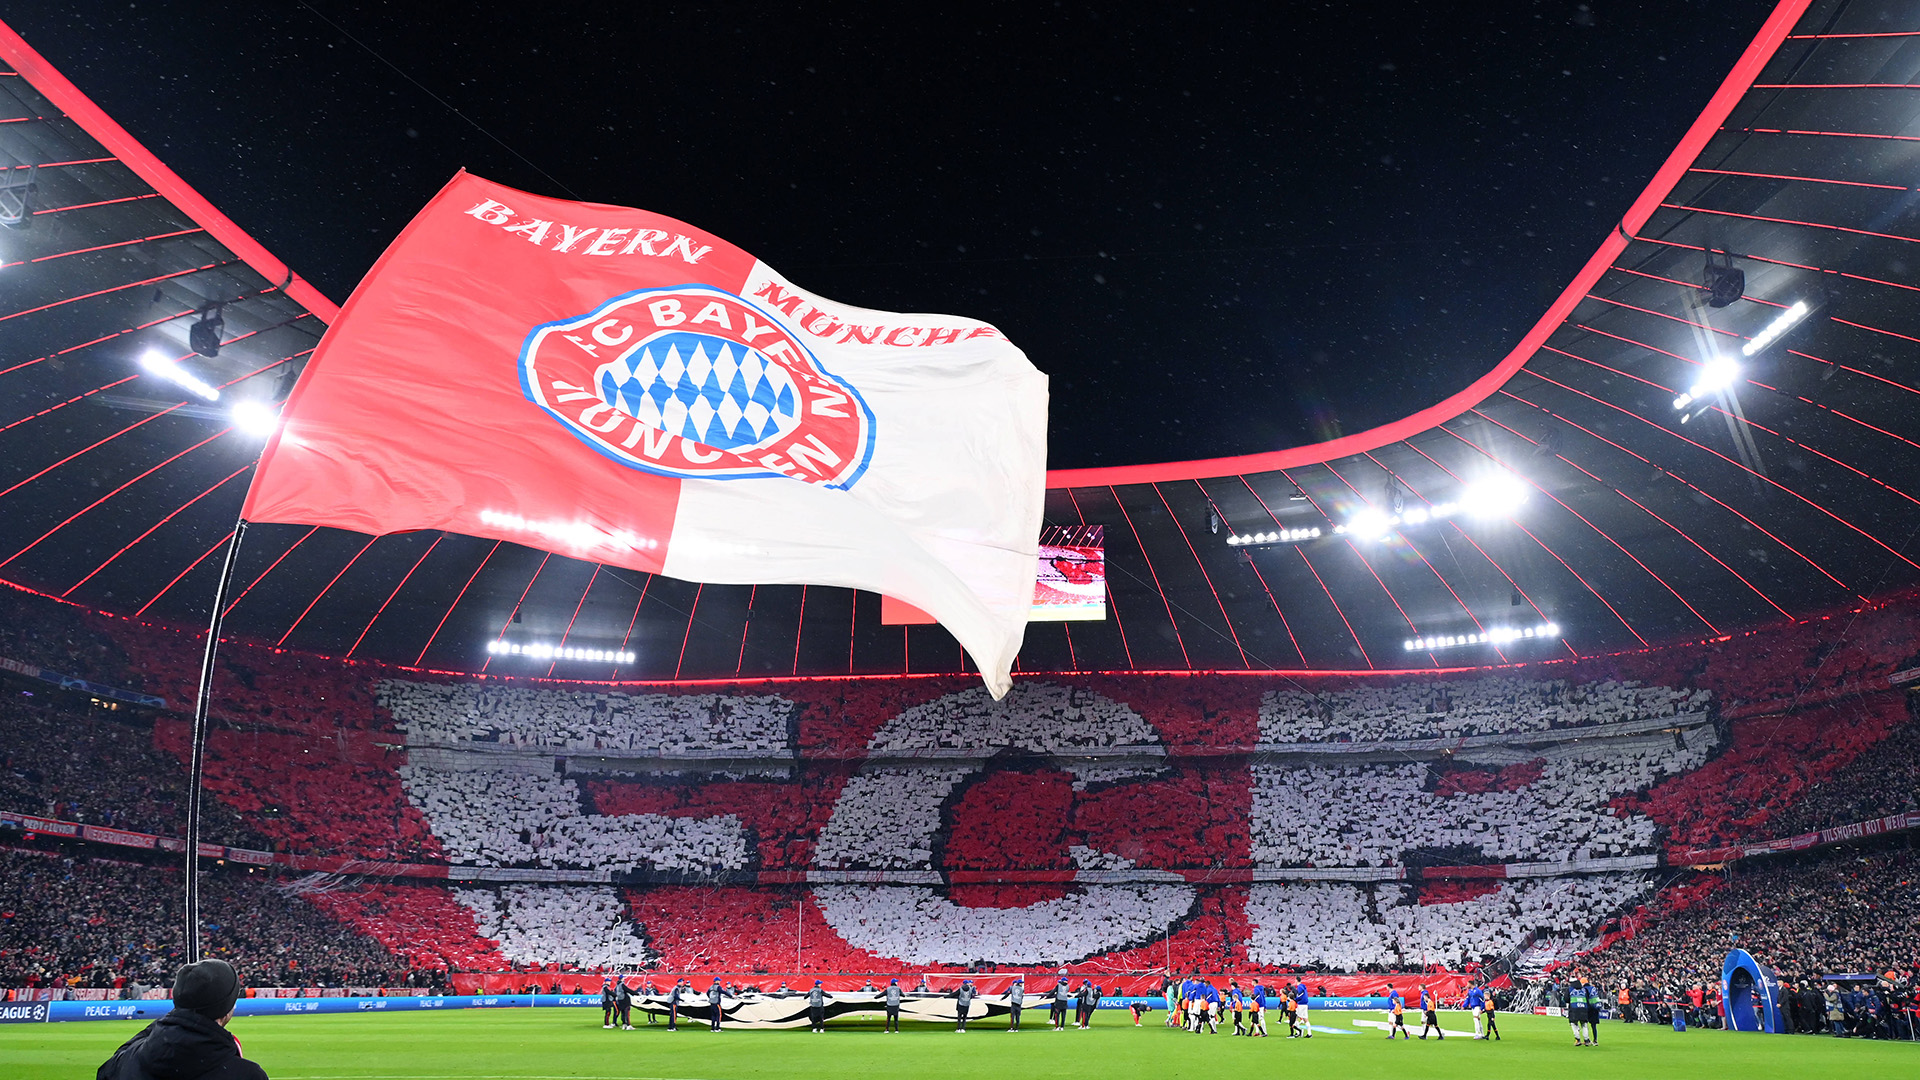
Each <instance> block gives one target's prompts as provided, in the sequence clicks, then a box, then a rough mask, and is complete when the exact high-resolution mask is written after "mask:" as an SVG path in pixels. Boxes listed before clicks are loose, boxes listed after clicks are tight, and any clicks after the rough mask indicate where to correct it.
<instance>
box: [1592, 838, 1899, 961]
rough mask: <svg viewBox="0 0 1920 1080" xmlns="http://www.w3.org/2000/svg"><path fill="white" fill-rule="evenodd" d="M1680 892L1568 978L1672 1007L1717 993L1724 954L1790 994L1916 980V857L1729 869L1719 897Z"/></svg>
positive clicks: (1810, 860) (1880, 855)
mask: <svg viewBox="0 0 1920 1080" xmlns="http://www.w3.org/2000/svg"><path fill="white" fill-rule="evenodd" d="M1707 880H1712V879H1710V878H1704V877H1703V878H1702V879H1701V882H1687V883H1682V884H1683V886H1691V889H1687V888H1684V887H1683V888H1682V889H1680V890H1670V891H1669V894H1668V898H1667V899H1666V900H1664V901H1662V902H1661V903H1657V904H1655V905H1653V909H1652V910H1651V911H1650V912H1649V913H1647V914H1646V915H1645V916H1643V920H1644V922H1645V924H1646V925H1645V926H1644V928H1641V929H1638V930H1637V932H1634V933H1631V934H1616V935H1610V937H1611V938H1612V940H1611V942H1610V944H1608V946H1607V947H1605V948H1603V949H1601V950H1598V951H1596V952H1592V953H1589V954H1587V955H1586V956H1584V957H1582V958H1581V959H1580V960H1579V962H1578V963H1576V964H1574V965H1573V967H1572V969H1571V973H1572V974H1574V975H1582V976H1587V977H1589V978H1592V979H1594V980H1595V981H1596V982H1597V983H1598V984H1599V985H1600V986H1603V987H1606V988H1608V989H1609V990H1617V988H1619V987H1622V986H1625V987H1628V988H1629V989H1630V990H1632V991H1633V992H1634V993H1635V994H1638V995H1641V996H1644V997H1647V998H1657V997H1678V996H1682V995H1684V994H1685V993H1687V992H1688V991H1689V989H1690V988H1692V987H1695V986H1712V985H1717V984H1718V983H1719V981H1720V970H1721V966H1722V964H1723V963H1724V962H1725V960H1726V956H1727V951H1728V950H1729V949H1734V948H1739V949H1744V950H1746V951H1747V952H1748V953H1749V954H1751V955H1752V956H1753V958H1754V959H1755V960H1756V961H1757V962H1759V963H1761V964H1763V965H1766V966H1767V967H1770V968H1773V969H1776V970H1778V971H1779V972H1780V973H1781V976H1782V978H1783V979H1784V980H1785V981H1786V982H1789V983H1792V984H1794V985H1795V986H1802V985H1804V984H1807V983H1823V982H1824V981H1825V980H1824V979H1823V978H1822V976H1826V975H1835V974H1850V973H1859V974H1866V975H1875V974H1885V973H1888V972H1891V973H1892V974H1893V977H1894V979H1895V980H1896V981H1899V982H1902V983H1904V984H1905V985H1907V986H1908V987H1910V988H1911V987H1912V986H1913V985H1914V980H1915V979H1920V934H1916V933H1915V929H1914V928H1915V927H1916V926H1920V855H1916V853H1915V852H1914V851H1913V850H1912V849H1911V848H1906V849H1899V850H1893V851H1881V852H1875V853H1868V854H1862V853H1859V852H1853V851H1844V850H1843V851H1836V852H1831V853H1809V854H1807V855H1802V856H1797V857H1793V858H1791V859H1789V860H1770V861H1767V862H1762V863H1757V864H1755V865H1752V866H1746V865H1737V866H1736V868H1735V869H1734V870H1732V871H1731V872H1730V873H1729V874H1728V875H1727V876H1726V878H1725V880H1724V881H1722V882H1720V883H1718V887H1716V888H1711V889H1710V890H1709V889H1703V888H1701V887H1700V884H1701V883H1702V882H1704V881H1707Z"/></svg>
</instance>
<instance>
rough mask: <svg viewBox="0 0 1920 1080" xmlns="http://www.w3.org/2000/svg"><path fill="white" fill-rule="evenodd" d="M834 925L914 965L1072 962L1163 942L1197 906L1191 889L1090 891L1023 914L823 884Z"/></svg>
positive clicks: (923, 892)
mask: <svg viewBox="0 0 1920 1080" xmlns="http://www.w3.org/2000/svg"><path fill="white" fill-rule="evenodd" d="M814 897H815V899H816V901H817V902H818V903H819V905H820V909H821V911H822V912H823V913H824V914H825V915H826V918H827V923H828V925H830V926H832V927H833V929H834V930H835V932H837V933H838V934H839V936H840V937H841V939H843V940H844V941H846V943H847V944H849V945H851V946H853V947H854V948H856V949H859V950H861V951H863V952H868V953H873V954H875V955H878V956H886V957H893V958H897V959H898V960H899V961H901V962H904V963H907V964H913V965H921V964H942V963H946V964H951V963H956V962H960V963H964V962H967V961H974V960H980V961H986V962H987V963H993V964H1051V963H1065V962H1067V961H1069V960H1075V959H1078V958H1080V957H1084V956H1092V955H1096V954H1099V953H1104V952H1107V951H1109V950H1112V949H1116V948H1123V947H1126V946H1129V945H1135V944H1140V943H1143V942H1146V941H1150V940H1152V939H1155V938H1158V937H1159V936H1160V934H1161V932H1162V931H1163V930H1165V929H1166V928H1167V926H1168V925H1170V924H1171V922H1172V921H1173V919H1175V918H1178V917H1180V916H1182V915H1184V914H1185V913H1186V911H1187V909H1188V908H1190V907H1191V906H1192V904H1193V889H1192V888H1191V887H1190V886H1187V885H1184V884H1182V885H1172V884H1169V885H1089V886H1084V887H1082V888H1081V889H1080V890H1078V891H1077V892H1076V893H1074V894H1072V895H1068V896H1063V897H1060V898H1058V899H1050V900H1041V901H1038V902H1034V903H1028V904H1025V905H1022V906H1017V907H962V906H960V905H959V904H956V903H954V902H953V901H952V900H951V899H949V898H948V897H945V896H942V895H940V894H939V893H937V892H936V891H934V890H933V889H931V888H925V887H921V886H914V885H821V886H817V887H815V889H814Z"/></svg>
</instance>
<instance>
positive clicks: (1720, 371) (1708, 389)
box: [1673, 338, 1759, 419]
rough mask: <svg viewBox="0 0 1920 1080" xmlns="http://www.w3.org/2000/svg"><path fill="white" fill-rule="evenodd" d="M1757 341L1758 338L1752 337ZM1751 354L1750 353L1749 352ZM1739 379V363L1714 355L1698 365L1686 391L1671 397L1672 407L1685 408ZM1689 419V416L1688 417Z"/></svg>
mask: <svg viewBox="0 0 1920 1080" xmlns="http://www.w3.org/2000/svg"><path fill="white" fill-rule="evenodd" d="M1754 340H1755V341H1758V340H1759V339H1758V338H1755V339H1754ZM1749 355H1751V354H1749ZM1739 381H1740V364H1739V362H1738V361H1736V360H1733V359H1730V358H1728V357H1725V356H1715V357H1714V358H1713V359H1711V360H1708V361H1707V362H1706V363H1704V364H1701V365H1700V377H1699V378H1698V379H1695V380H1694V382H1693V385H1692V386H1689V387H1687V392H1686V393H1684V394H1681V395H1680V396H1679V397H1677V398H1674V399H1673V407H1674V408H1676V409H1685V408H1686V407H1687V406H1689V405H1692V404H1693V403H1694V402H1696V401H1699V400H1700V399H1701V398H1703V397H1706V396H1707V395H1708V394H1717V393H1719V392H1720V391H1722V390H1725V389H1727V388H1729V387H1731V386H1732V385H1733V384H1734V383H1737V382H1739ZM1689 419H1691V417H1689Z"/></svg>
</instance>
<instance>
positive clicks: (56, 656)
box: [0, 584, 151, 693]
mask: <svg viewBox="0 0 1920 1080" xmlns="http://www.w3.org/2000/svg"><path fill="white" fill-rule="evenodd" d="M101 622H102V620H101V619H100V617H99V616H96V615H93V614H91V613H89V612H86V611H83V610H82V609H80V608H77V607H73V606H72V605H69V604H63V603H60V602H59V601H57V600H49V599H46V598H45V597H40V596H34V595H32V594H30V593H24V592H20V591H19V590H17V589H13V588H10V587H8V586H7V585H4V584H0V657H5V658H6V659H9V660H14V661H18V662H19V663H22V664H29V665H33V666H37V667H41V668H45V669H48V670H52V671H57V672H59V673H60V674H62V675H72V676H76V677H78V678H82V679H86V680H87V681H89V682H97V683H105V684H106V685H108V686H118V687H121V688H124V689H138V688H139V687H138V684H139V680H138V679H137V678H135V677H133V676H132V675H130V674H129V672H128V670H127V657H126V654H125V653H123V652H122V651H121V650H120V647H119V646H118V645H117V644H115V642H114V640H113V639H112V638H111V637H110V636H108V635H107V634H105V633H102V632H101V631H100V629H99V626H98V624H100V623H101ZM149 693H151V691H149Z"/></svg>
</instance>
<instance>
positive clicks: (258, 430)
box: [228, 400, 280, 439]
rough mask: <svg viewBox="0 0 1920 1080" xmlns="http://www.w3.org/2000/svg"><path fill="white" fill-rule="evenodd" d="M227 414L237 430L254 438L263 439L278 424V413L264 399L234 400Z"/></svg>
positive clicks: (271, 432)
mask: <svg viewBox="0 0 1920 1080" xmlns="http://www.w3.org/2000/svg"><path fill="white" fill-rule="evenodd" d="M228 415H229V416H231V417H232V418H233V426H234V428H235V429H236V430H237V431H239V432H240V433H241V434H242V435H251V436H253V437H255V438H260V439H264V438H266V437H267V436H269V435H271V434H273V429H274V428H277V427H279V426H280V414H279V413H277V412H275V411H274V409H273V406H271V405H269V404H267V403H266V402H264V401H254V400H247V401H236V402H234V404H233V408H232V409H231V410H229V411H228Z"/></svg>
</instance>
